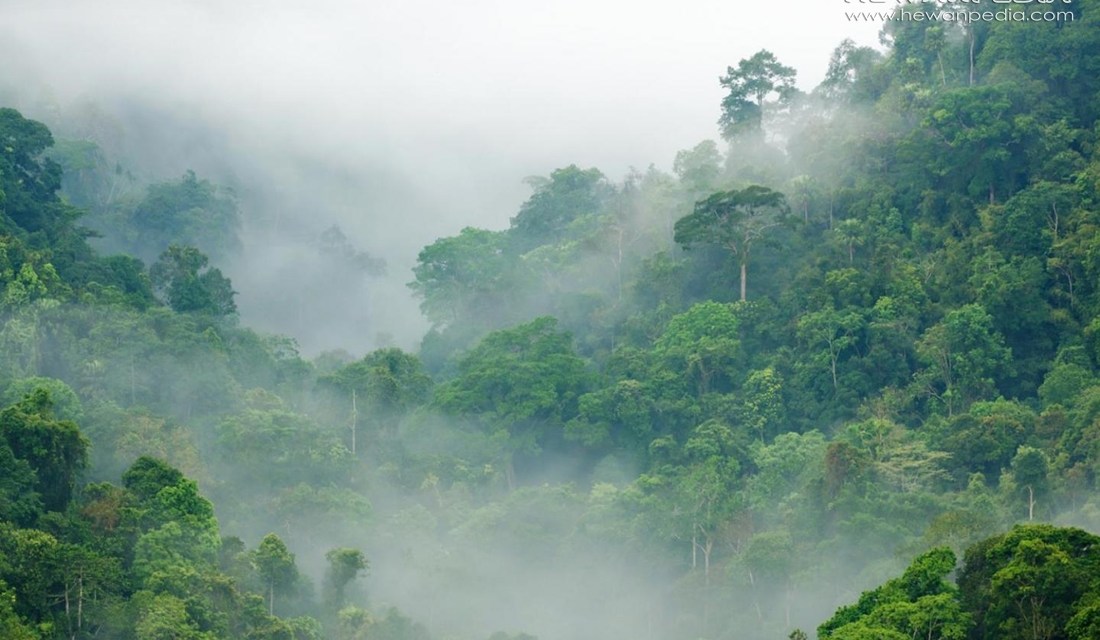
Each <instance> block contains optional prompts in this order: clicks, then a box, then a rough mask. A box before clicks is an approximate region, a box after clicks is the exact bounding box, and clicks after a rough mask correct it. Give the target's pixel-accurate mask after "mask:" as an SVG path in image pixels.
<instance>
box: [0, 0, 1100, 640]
mask: <svg viewBox="0 0 1100 640" xmlns="http://www.w3.org/2000/svg"><path fill="white" fill-rule="evenodd" d="M1054 4H1055V5H1056V6H1057V8H1058V9H1059V10H1064V11H1063V13H1059V14H1058V19H1057V20H1048V21H1045V22H996V21H988V22H982V21H976V22H968V21H966V20H949V19H944V20H910V19H904V18H905V17H906V16H907V15H909V14H907V13H906V12H913V11H915V10H916V9H914V7H913V6H910V5H908V4H899V5H897V7H896V8H895V7H894V5H889V6H890V9H891V10H892V11H894V14H893V16H894V19H891V20H888V21H886V22H884V24H883V28H882V36H881V46H879V47H871V46H864V45H860V44H857V43H856V42H855V41H853V40H851V39H848V40H844V41H843V42H841V43H840V44H839V45H838V46H836V47H835V49H834V50H833V53H832V55H831V57H830V58H829V59H828V61H827V71H826V73H825V76H824V79H823V80H822V81H821V82H820V83H819V84H817V86H816V87H813V88H812V89H803V88H800V85H799V83H798V80H799V78H798V72H797V71H796V69H795V68H794V67H792V66H788V65H787V64H785V63H784V62H783V60H781V59H780V56H778V55H776V54H775V53H773V52H772V51H771V50H769V49H763V50H760V51H758V52H757V53H755V54H753V55H751V56H748V57H745V58H743V59H741V60H739V61H738V62H736V63H735V64H732V65H731V66H728V67H727V68H726V71H725V73H724V74H722V75H721V77H720V78H718V79H717V82H716V83H714V87H716V88H718V89H720V90H721V95H722V99H721V101H720V102H716V103H715V104H713V105H711V106H712V107H713V116H714V119H715V124H717V129H716V134H717V135H716V136H715V139H714V140H704V141H702V142H698V143H694V141H691V140H688V141H685V146H684V147H682V148H683V150H681V151H679V152H678V153H676V154H675V156H674V158H656V159H654V160H655V161H658V160H663V161H668V162H670V167H671V170H670V171H668V170H664V169H661V168H659V166H658V165H649V166H648V167H647V168H645V169H631V170H629V171H628V172H626V173H625V174H624V175H621V176H615V175H609V174H607V173H604V171H603V170H601V169H599V168H596V167H590V166H587V163H585V162H583V161H580V160H578V161H577V162H575V163H573V164H569V163H562V165H561V166H555V167H553V168H549V167H548V168H546V170H545V171H543V172H542V174H540V175H536V176H525V175H523V174H522V173H514V174H513V175H512V178H511V181H512V182H513V183H517V184H520V185H522V188H523V192H522V194H521V195H520V196H519V198H518V199H517V201H519V202H521V204H519V205H518V206H511V208H510V209H508V210H507V212H508V215H507V219H506V220H501V221H500V224H492V223H489V222H486V220H487V218H486V217H476V216H474V215H473V214H470V215H469V217H468V219H467V218H466V213H467V211H468V209H463V208H462V206H463V205H461V203H460V201H461V200H462V199H463V198H464V197H466V196H468V195H469V194H468V193H465V194H464V193H461V192H456V193H448V194H447V196H446V197H441V196H438V194H436V192H430V187H431V183H432V181H433V179H434V178H433V177H432V176H431V175H424V176H421V177H420V178H419V180H420V181H417V180H412V181H409V182H408V183H406V182H404V181H403V180H401V179H398V178H397V177H395V176H396V174H394V173H387V172H386V170H384V169H382V168H379V167H374V168H373V169H371V170H366V169H363V171H361V172H360V171H359V169H361V168H362V167H359V166H356V167H351V166H341V163H340V161H339V159H338V158H339V156H335V155H332V154H328V153H327V149H328V147H325V146H324V144H325V143H323V142H322V141H321V134H318V140H317V145H318V146H317V149H316V150H315V153H306V152H302V151H301V150H300V149H299V150H296V151H293V152H292V151H289V150H288V151H286V152H285V153H282V152H272V153H269V154H268V155H265V154H263V153H258V152H257V151H256V150H257V149H261V148H266V149H267V150H268V151H269V152H270V151H271V149H277V148H279V145H280V144H282V143H283V142H284V141H282V140H279V139H274V140H272V141H270V142H265V143H264V144H270V146H269V147H263V146H250V145H259V144H260V143H258V142H256V141H255V140H250V141H248V142H247V143H246V142H245V141H243V135H241V136H238V137H234V136H233V135H232V132H227V131H223V130H220V129H218V128H217V127H216V126H215V125H213V124H210V123H212V122H214V120H213V119H211V120H209V121H204V119H203V118H204V117H209V118H214V116H211V115H209V114H203V113H198V112H196V111H192V110H186V109H184V110H178V111H173V110H171V109H167V108H165V107H164V106H163V105H158V104H157V103H155V102H154V101H153V99H152V98H151V97H150V98H149V100H148V101H143V100H141V99H136V98H132V97H131V98H127V99H112V98H96V97H95V96H96V94H94V93H88V94H86V95H78V96H73V95H69V94H68V93H66V92H65V91H59V92H55V91H54V90H53V89H51V88H49V87H48V86H47V85H48V83H46V82H45V81H43V82H41V83H40V82H38V81H37V79H36V77H37V74H38V73H40V72H39V71H34V72H30V73H27V74H22V75H21V74H19V73H16V72H15V71H14V70H11V71H8V70H4V69H2V68H0V639H2V640H55V639H56V640H61V639H65V640H93V639H97V640H98V639H107V640H221V639H227V640H589V639H596V638H601V639H602V638H615V639H623V640H703V639H705V640H781V639H787V640H809V639H810V638H818V639H820V640H912V639H915V638H921V639H926V640H1017V639H1018V640H1097V639H1100V492H1098V489H1100V486H1098V485H1100V123H1098V116H1100V0H1077V1H1075V2H1072V3H1071V2H1069V0H1058V1H1057V2H1055V3H1054ZM936 7H937V10H938V11H944V12H950V11H956V10H957V8H956V7H955V5H954V4H951V3H941V4H937V5H936ZM0 40H2V38H0ZM3 47H4V45H3V44H0V52H6V51H8V50H7V49H4V48H3ZM822 62H823V64H824V63H825V61H822ZM135 64H136V63H135ZM723 64H725V63H723ZM13 69H14V66H13ZM41 73H43V74H44V73H45V72H44V71H43V72H41ZM200 101H201V98H200ZM259 117H260V116H258V115H257V118H259ZM364 117H366V116H364ZM285 124H286V127H287V128H293V129H305V130H308V129H309V127H310V126H311V124H310V123H309V122H287V123H285ZM280 126H282V123H280ZM638 135H639V136H644V135H645V133H644V132H639V133H638ZM452 143H453V144H458V143H457V142H454V141H451V140H440V141H439V142H438V144H439V146H440V147H441V148H442V147H445V146H446V145H447V144H452ZM515 144H517V145H522V144H524V141H523V140H517V141H515ZM379 145H380V148H383V147H384V145H382V143H379ZM692 145H693V146H692ZM399 146H400V145H398V146H397V147H394V148H388V147H386V148H385V149H388V150H387V151H385V152H386V153H393V154H395V155H399V152H398V151H394V150H393V149H396V148H399ZM288 148H289V147H288ZM307 148H308V145H307ZM364 153H366V152H364ZM379 153H382V152H381V151H380V152H379ZM487 162H488V161H487ZM181 163H182V164H181ZM504 164H507V163H506V162H504ZM181 166H185V167H188V168H185V169H181V168H180V167H181ZM372 166H373V165H372ZM471 166H472V164H471ZM454 170H455V172H456V174H457V175H460V176H464V175H466V174H465V173H463V172H464V171H470V172H472V171H473V169H472V168H471V167H458V168H454ZM509 171H515V169H513V168H509ZM471 180H472V178H471ZM513 187H515V185H514V184H513V185H511V186H506V187H502V189H504V190H507V189H511V188H513ZM471 190H475V187H471ZM429 192H430V193H429ZM368 194H370V195H368ZM360 198H367V201H368V202H369V205H368V204H366V203H364V202H360V201H359V199H360ZM435 198H439V201H438V202H436V201H435V200H433V199H435ZM449 198H453V200H454V202H455V204H454V207H456V211H459V212H460V213H461V215H458V214H456V218H458V217H462V218H463V219H461V220H457V219H455V220H448V221H440V222H439V224H438V225H436V226H433V225H432V224H429V223H427V222H424V220H425V218H423V217H417V215H419V214H415V213H414V212H415V211H419V210H420V209H424V208H427V209H430V206H436V205H439V203H440V202H442V203H443V204H442V205H441V206H444V208H446V207H450V206H451V204H450V202H448V199H449ZM503 200H506V198H504V197H503V196H502V201H503ZM432 202H435V205H432V204H431V203H432ZM444 222H445V223H444ZM387 225H389V226H391V227H393V228H394V229H396V231H392V232H393V233H396V234H397V235H400V236H401V239H399V240H393V239H390V238H392V236H387V235H386V234H387V233H390V232H387V231H384V230H383V228H384V227H386V226H387ZM425 233H427V234H429V235H430V237H429V239H428V240H427V241H426V242H423V241H421V239H422V238H424V237H428V236H425V235H423V234H425Z"/></svg>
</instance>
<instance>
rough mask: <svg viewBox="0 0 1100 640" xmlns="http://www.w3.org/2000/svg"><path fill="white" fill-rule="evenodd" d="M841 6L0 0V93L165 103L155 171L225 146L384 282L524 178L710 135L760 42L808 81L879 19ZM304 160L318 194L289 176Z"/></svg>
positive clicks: (648, 157) (512, 196) (838, 2)
mask: <svg viewBox="0 0 1100 640" xmlns="http://www.w3.org/2000/svg"><path fill="white" fill-rule="evenodd" d="M852 7H853V5H850V4H847V3H846V2H845V0H788V1H787V2H782V3H762V2H753V3H749V2H745V1H744V0H725V1H722V2H718V1H716V0H687V1H680V2H668V1H666V2H656V1H652V0H552V1H547V0H541V1H539V2H532V1H528V0H459V1H449V2H443V1H440V0H410V1H403V2H386V3H381V2H374V1H370V0H357V1H348V0H284V1H279V0H231V1H229V0H216V1H215V0H174V1H163V0H160V1H158V0H79V1H77V0H0V59H3V60H4V65H3V68H2V69H0V87H2V85H3V84H4V83H7V84H9V85H11V84H17V85H20V86H26V85H27V84H29V83H30V84H38V85H39V86H38V87H37V88H36V90H37V91H42V90H43V89H44V90H46V91H47V92H48V93H49V95H51V96H54V97H55V98H56V99H57V100H58V101H59V102H66V101H71V100H74V99H78V98H79V99H85V98H86V99H90V100H92V101H95V102H98V103H104V104H109V103H112V102H113V103H116V104H117V102H118V101H126V100H131V101H141V102H142V103H144V105H145V106H147V107H151V108H153V109H155V110H159V111H160V112H163V113H169V114H172V116H173V118H174V119H175V120H176V121H177V123H178V124H181V125H186V126H187V128H189V129H195V130H203V131H204V132H205V133H204V134H203V135H201V136H195V137H194V140H191V141H190V142H189V143H187V144H181V145H180V146H178V147H177V148H176V149H174V150H173V152H172V153H171V154H167V155H171V156H172V157H170V158H165V159H164V161H165V162H166V163H168V164H167V165H166V166H167V168H166V169H165V171H166V172H167V173H168V174H169V175H172V174H174V175H179V173H182V171H183V170H184V169H186V168H190V167H196V168H197V169H200V170H201V169H202V168H203V167H204V166H209V164H210V163H209V162H208V160H209V159H207V162H206V163H205V164H204V162H203V158H201V157H200V156H202V154H203V153H204V152H205V153H206V154H208V155H215V156H232V157H233V158H234V160H233V163H234V164H235V167H234V168H235V171H236V173H238V174H242V175H245V176H249V175H251V176H252V178H253V179H254V180H256V181H258V182H265V181H266V183H267V185H264V186H262V188H265V189H266V188H268V186H270V188H271V189H272V192H273V193H276V192H278V193H279V195H278V196H277V197H278V199H279V200H284V201H288V202H289V201H293V202H295V203H296V204H295V205H294V206H295V208H296V210H297V209H304V208H308V209H312V210H311V211H303V215H312V216H316V217H318V218H326V217H328V218H333V219H334V220H336V221H338V222H340V224H341V226H342V227H344V228H345V230H346V231H347V232H348V235H349V236H350V237H352V239H353V240H355V241H357V242H358V243H359V244H361V245H362V246H364V247H366V248H367V249H369V250H371V251H373V252H375V253H378V254H381V255H383V256H384V257H386V258H387V259H388V260H389V261H390V263H391V265H392V267H393V268H394V269H395V270H396V271H397V272H398V274H399V275H396V276H395V278H398V279H401V283H402V284H403V282H405V281H407V280H408V279H409V278H408V271H407V268H408V267H409V266H410V265H411V264H412V263H413V261H415V255H416V251H417V249H418V248H419V247H421V246H423V245H424V244H426V243H428V242H431V241H432V240H434V239H435V238H436V237H438V236H440V235H449V234H452V233H454V232H455V231H457V230H458V229H459V228H461V227H462V226H466V225H470V224H472V225H479V226H487V227H492V228H501V227H503V226H505V225H506V224H507V220H508V218H509V217H510V216H512V215H514V214H515V212H516V209H517V207H518V205H519V204H520V203H521V202H522V201H523V199H524V198H525V197H526V196H527V194H528V191H527V188H526V187H525V186H524V185H523V184H522V183H521V180H522V179H523V178H524V177H525V176H528V175H534V174H538V175H546V174H548V173H549V172H550V171H552V170H553V169H555V168H557V167H562V166H566V165H568V164H571V163H576V164H578V165H581V166H584V167H588V166H596V167H599V168H600V169H602V170H603V171H604V173H606V174H607V175H608V176H609V177H611V178H612V179H616V180H617V179H620V178H621V177H622V176H623V175H624V174H625V172H626V171H627V169H628V168H629V167H631V166H635V167H638V168H645V167H646V166H648V165H649V164H650V163H654V164H656V165H657V166H658V167H660V168H663V169H666V170H667V169H670V168H671V164H672V159H673V157H674V155H675V153H676V151H677V150H679V149H684V148H689V147H691V146H693V145H694V144H695V143H697V142H699V141H700V140H703V139H706V138H716V137H717V126H716V124H715V122H716V120H717V117H718V105H719V102H720V101H721V98H722V90H721V88H720V87H719V86H718V77H719V76H720V75H722V74H723V73H724V72H725V69H726V67H727V66H729V65H734V64H736V63H737V61H738V60H739V59H741V58H745V57H748V56H750V55H752V54H753V53H755V52H756V51H757V50H759V49H761V48H768V49H770V50H772V51H773V52H774V53H775V54H776V55H777V56H778V57H779V59H780V60H781V61H782V62H784V63H785V64H788V65H791V66H794V67H796V68H797V69H798V71H799V81H800V85H801V86H802V88H803V89H810V88H812V87H813V86H814V85H815V84H816V83H817V82H818V81H820V79H821V78H822V76H823V75H824V72H825V68H826V65H827V62H828V57H829V54H830V52H831V51H832V49H833V48H834V47H835V46H836V45H837V44H838V43H839V42H840V41H841V40H842V39H843V38H845V37H852V38H854V39H855V40H857V41H858V42H860V43H864V44H874V43H875V42H876V41H877V37H876V34H877V31H878V28H879V26H880V25H876V24H868V23H863V24H853V23H849V22H848V21H847V20H846V18H845V11H846V10H850V9H851V8H852ZM5 76H6V77H5ZM31 115H34V114H31ZM166 122H167V120H166ZM211 131H213V132H215V133H213V134H211V133H210V132H211ZM179 149H183V150H184V151H180V150H179ZM311 162H312V163H320V164H323V165H324V166H325V167H327V170H330V171H334V172H336V173H338V174H341V176H340V177H339V179H338V180H337V182H338V183H339V186H338V187H336V186H334V185H333V181H332V180H329V181H327V182H322V183H313V182H311V181H310V180H309V179H307V178H306V177H304V174H303V173H302V172H301V171H299V169H298V168H299V167H301V166H302V163H311ZM173 163H174V164H173ZM249 165H251V166H249ZM165 177H167V176H165ZM214 177H215V178H217V176H214ZM257 177H258V178H257ZM253 187H254V188H255V187H256V185H253ZM280 190H281V191H280ZM322 192H325V193H322ZM321 199H323V200H324V202H323V203H322V204H317V203H318V201H319V200H321ZM302 203H305V204H302ZM311 203H312V204H311ZM288 206H289V205H288Z"/></svg>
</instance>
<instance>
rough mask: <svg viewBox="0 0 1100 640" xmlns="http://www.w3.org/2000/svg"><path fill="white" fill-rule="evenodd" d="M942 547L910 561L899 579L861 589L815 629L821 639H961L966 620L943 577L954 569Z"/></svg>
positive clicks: (949, 553) (952, 560) (952, 556)
mask: <svg viewBox="0 0 1100 640" xmlns="http://www.w3.org/2000/svg"><path fill="white" fill-rule="evenodd" d="M955 561H956V559H955V554H954V552H952V551H951V550H950V549H947V548H946V547H939V548H936V549H933V550H931V551H929V552H927V553H925V554H923V555H921V556H918V557H917V558H916V559H914V560H913V562H912V564H910V565H909V568H908V569H906V570H905V573H904V574H903V575H902V576H901V577H900V578H894V579H893V580H890V581H888V582H887V583H886V584H884V585H882V586H880V587H878V588H876V589H873V590H871V591H865V592H864V593H863V594H862V595H860V597H859V601H858V602H856V604H854V605H847V606H844V607H841V608H840V609H838V610H837V612H836V614H835V615H834V616H833V617H832V618H830V619H829V620H827V621H825V622H824V623H823V624H822V625H821V626H820V627H818V629H817V634H818V637H819V638H821V639H822V640H829V639H834V640H835V639H843V640H848V639H850V640H857V639H863V638H867V639H870V638H899V639H900V638H912V637H922V638H924V637H927V638H937V639H941V640H965V638H966V637H967V629H968V627H969V623H970V618H969V616H968V615H967V613H965V611H964V610H963V608H962V605H961V603H960V600H959V594H958V590H957V589H956V588H955V586H954V585H952V584H950V583H948V582H946V580H945V578H946V577H947V575H948V574H950V573H951V572H952V571H953V570H954V569H955Z"/></svg>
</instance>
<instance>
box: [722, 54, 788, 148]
mask: <svg viewBox="0 0 1100 640" xmlns="http://www.w3.org/2000/svg"><path fill="white" fill-rule="evenodd" d="M794 77H795V70H794V69H793V68H791V67H787V66H784V65H782V64H780V63H779V60H777V59H776V57H775V54H773V53H772V52H770V51H768V50H766V49H761V50H760V51H758V52H756V53H755V54H754V55H753V56H752V57H751V58H747V59H745V60H741V61H740V62H738V63H737V68H734V67H729V68H728V69H727V70H726V75H724V76H722V77H721V78H720V79H719V83H720V84H721V85H722V87H724V88H726V89H728V90H729V94H728V95H726V97H725V98H723V99H722V117H721V118H719V120H718V124H719V126H721V127H722V135H723V136H725V138H726V139H727V140H728V139H731V138H733V137H735V136H736V135H737V134H740V133H753V132H759V131H760V129H761V128H762V126H763V119H764V110H765V101H766V100H767V99H768V98H770V97H771V96H772V95H776V96H777V99H778V101H779V102H780V103H785V102H789V101H790V100H791V98H793V97H794V95H795V94H796V93H797V91H798V90H797V89H795V86H794Z"/></svg>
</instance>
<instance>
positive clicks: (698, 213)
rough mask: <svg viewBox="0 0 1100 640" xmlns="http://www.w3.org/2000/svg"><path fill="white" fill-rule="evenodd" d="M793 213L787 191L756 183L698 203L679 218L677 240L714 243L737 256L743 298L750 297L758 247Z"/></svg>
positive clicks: (687, 242)
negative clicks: (749, 270) (750, 266)
mask: <svg viewBox="0 0 1100 640" xmlns="http://www.w3.org/2000/svg"><path fill="white" fill-rule="evenodd" d="M788 212H789V210H788V208H787V204H786V199H785V198H784V197H783V194H781V193H778V192H776V191H773V190H771V189H768V188H767V187H762V186H759V185H753V186H750V187H746V188H744V189H741V190H733V191H719V192H718V193H715V194H713V195H711V196H709V197H708V198H706V199H704V200H700V201H699V202H697V203H695V210H694V211H693V212H692V213H691V214H690V215H687V216H684V217H683V218H680V219H679V220H677V221H676V227H675V235H674V239H675V240H676V242H677V243H678V244H680V245H683V246H684V247H689V246H691V245H697V244H714V245H718V246H720V247H722V248H724V249H725V250H726V251H729V252H730V253H731V254H732V255H734V256H736V257H737V260H738V262H739V263H740V265H741V301H742V302H744V301H745V299H746V290H747V289H746V288H747V285H748V283H747V279H748V276H747V268H748V264H749V255H750V253H751V251H752V249H753V247H754V246H757V245H759V244H764V243H766V242H767V240H768V234H769V233H770V232H771V231H772V230H773V229H774V227H777V226H779V225H780V224H782V223H783V222H784V221H785V216H786V214H787V213H788Z"/></svg>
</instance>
